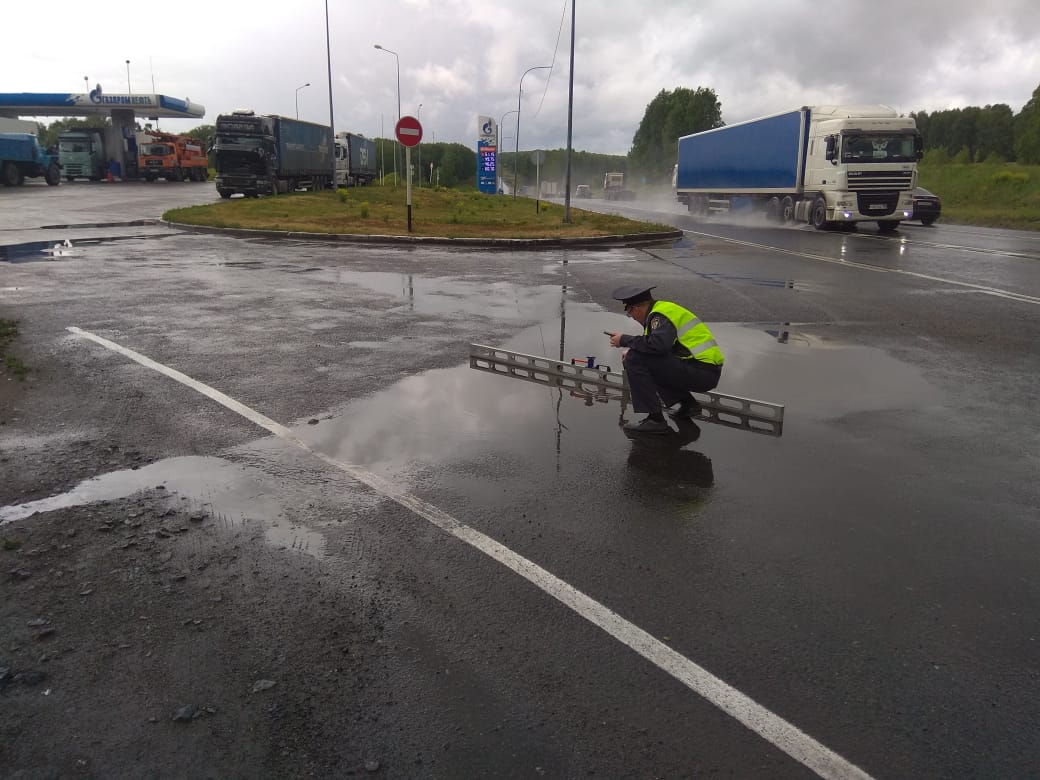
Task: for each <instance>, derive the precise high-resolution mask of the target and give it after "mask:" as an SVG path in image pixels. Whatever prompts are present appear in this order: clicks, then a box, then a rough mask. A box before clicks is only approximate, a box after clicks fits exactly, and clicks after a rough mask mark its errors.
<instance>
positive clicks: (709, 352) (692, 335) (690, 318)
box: [643, 301, 724, 366]
mask: <svg viewBox="0 0 1040 780" xmlns="http://www.w3.org/2000/svg"><path fill="white" fill-rule="evenodd" d="M655 312H656V313H657V314H663V315H664V316H665V317H667V318H668V321H669V322H671V323H672V325H673V326H675V333H676V338H675V340H676V341H677V342H679V343H680V344H682V346H684V347H686V349H687V350H689V352H690V354H689V355H686V356H681V357H680V358H679V359H680V360H699V361H701V362H702V363H711V364H712V365H714V366H721V365H722V363H723V360H724V358H723V356H722V350H721V349H719V345H718V344H717V343H716V341H715V337H714V336H713V335H712V334H711V331H710V330H708V326H707V325H705V324H704V323H703V322H701V319H700V317H698V316H697V315H696V314H694V313H693V312H692V311H688V310H686V309H684V308H683V307H682V306H679V305H678V304H675V303H669V302H668V301H654V305H653V308H651V309H650V311H648V312H647V314H646V322H647V324H646V325H644V326H643V335H644V336H649V335H650V324H649V323H650V315H651V314H654V313H655Z"/></svg>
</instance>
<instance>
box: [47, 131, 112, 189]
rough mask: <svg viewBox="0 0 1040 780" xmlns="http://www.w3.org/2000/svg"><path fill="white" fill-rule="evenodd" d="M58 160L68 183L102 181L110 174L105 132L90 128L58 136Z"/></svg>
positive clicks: (66, 132)
mask: <svg viewBox="0 0 1040 780" xmlns="http://www.w3.org/2000/svg"><path fill="white" fill-rule="evenodd" d="M58 159H59V160H60V162H61V172H62V174H63V175H64V176H65V180H66V181H73V180H74V179H90V180H91V181H101V180H102V179H104V178H105V176H106V174H107V173H108V159H109V155H107V154H106V153H105V131H104V130H100V129H94V128H89V127H85V128H81V129H78V130H67V131H65V132H64V133H62V134H60V135H59V136H58Z"/></svg>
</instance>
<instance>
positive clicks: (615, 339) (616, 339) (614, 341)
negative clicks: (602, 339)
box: [603, 330, 621, 347]
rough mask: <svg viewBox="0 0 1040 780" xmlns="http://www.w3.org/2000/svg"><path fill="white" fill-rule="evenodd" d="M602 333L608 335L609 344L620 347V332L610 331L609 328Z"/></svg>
mask: <svg viewBox="0 0 1040 780" xmlns="http://www.w3.org/2000/svg"><path fill="white" fill-rule="evenodd" d="M603 333H604V335H607V336H610V346H612V347H620V346H621V333H620V332H618V333H611V332H610V331H609V330H605V331H603Z"/></svg>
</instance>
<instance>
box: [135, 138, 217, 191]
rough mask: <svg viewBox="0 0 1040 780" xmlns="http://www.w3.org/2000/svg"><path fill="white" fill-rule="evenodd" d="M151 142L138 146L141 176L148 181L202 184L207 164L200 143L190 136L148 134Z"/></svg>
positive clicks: (206, 176) (207, 168)
mask: <svg viewBox="0 0 1040 780" xmlns="http://www.w3.org/2000/svg"><path fill="white" fill-rule="evenodd" d="M148 135H149V136H151V140H150V141H148V142H146V143H142V144H140V146H139V147H138V148H139V154H138V157H139V160H140V171H141V175H142V176H144V178H145V179H147V180H148V181H155V180H156V179H160V178H161V179H166V181H184V180H185V179H187V180H189V181H206V180H207V179H208V178H209V161H208V158H207V156H206V150H205V149H204V148H203V145H202V141H200V140H199V139H197V138H192V137H191V136H190V135H174V134H173V133H157V132H155V131H154V130H150V131H149V132H148Z"/></svg>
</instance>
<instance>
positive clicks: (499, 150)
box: [495, 111, 516, 175]
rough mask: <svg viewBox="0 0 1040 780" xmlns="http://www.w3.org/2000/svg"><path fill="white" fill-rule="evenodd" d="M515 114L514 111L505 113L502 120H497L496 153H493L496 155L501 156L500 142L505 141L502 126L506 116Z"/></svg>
mask: <svg viewBox="0 0 1040 780" xmlns="http://www.w3.org/2000/svg"><path fill="white" fill-rule="evenodd" d="M515 113H516V111H506V112H505V113H504V114H502V118H501V119H499V120H498V146H497V147H496V149H497V151H496V152H495V153H496V154H501V152H502V142H503V141H504V140H506V137H505V136H504V135H503V134H502V125H503V124H505V121H506V117H507V116H509V115H510V114H515ZM496 163H497V160H496ZM495 167H496V168H497V167H498V166H497V165H496V166H495ZM514 167H515V164H514ZM496 175H497V171H496Z"/></svg>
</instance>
